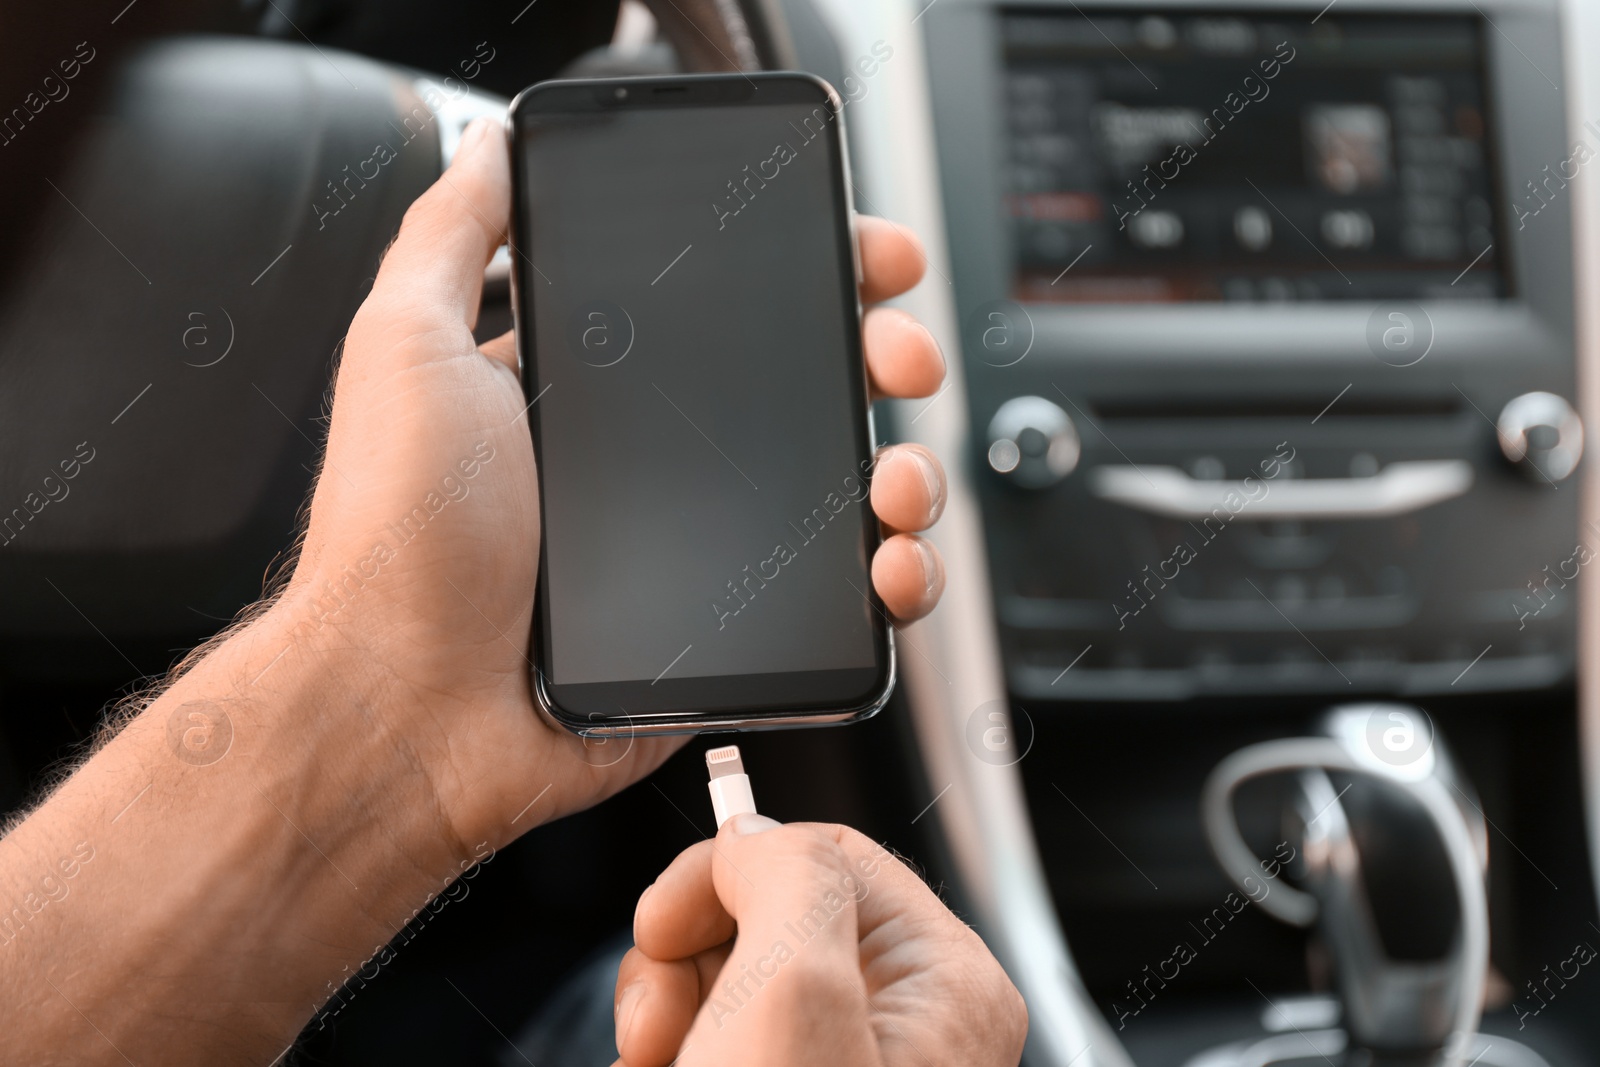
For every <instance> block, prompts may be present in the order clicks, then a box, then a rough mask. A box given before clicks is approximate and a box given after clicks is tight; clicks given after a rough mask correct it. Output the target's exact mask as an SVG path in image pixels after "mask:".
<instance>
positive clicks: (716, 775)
mask: <svg viewBox="0 0 1600 1067" xmlns="http://www.w3.org/2000/svg"><path fill="white" fill-rule="evenodd" d="M706 771H707V772H708V773H709V774H710V775H711V781H710V782H708V783H707V785H706V788H708V789H709V790H710V791H711V810H712V811H713V812H715V813H716V816H717V829H718V830H720V829H722V824H723V823H725V822H727V821H728V820H729V819H731V818H733V817H734V816H735V815H754V814H756V798H755V794H753V793H751V792H750V776H749V775H748V774H746V773H744V760H743V759H742V758H741V757H740V755H739V746H738V745H724V746H723V747H721V748H714V749H712V750H711V751H709V752H707V753H706Z"/></svg>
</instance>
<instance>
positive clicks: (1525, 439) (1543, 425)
mask: <svg viewBox="0 0 1600 1067" xmlns="http://www.w3.org/2000/svg"><path fill="white" fill-rule="evenodd" d="M1495 429H1496V431H1497V432H1498V433H1499V437H1500V451H1501V452H1503V453H1504V454H1505V457H1506V459H1508V460H1510V461H1511V462H1512V463H1514V464H1516V465H1517V468H1518V469H1519V470H1521V471H1522V472H1523V473H1525V474H1527V475H1528V477H1530V478H1533V479H1535V480H1536V481H1550V482H1559V481H1561V480H1562V479H1563V478H1565V477H1567V475H1569V474H1571V473H1572V472H1573V471H1574V470H1576V469H1577V467H1578V460H1579V459H1581V458H1582V457H1583V420H1582V419H1580V418H1578V413H1577V412H1576V411H1573V410H1572V405H1571V404H1569V403H1567V402H1566V401H1565V400H1563V399H1561V397H1559V396H1556V395H1555V394H1554V393H1523V394H1522V395H1521V396H1519V397H1517V398H1516V399H1515V400H1513V401H1511V403H1509V404H1507V405H1506V406H1505V408H1504V409H1503V410H1502V411H1501V412H1500V420H1499V421H1498V422H1497V423H1496V424H1495Z"/></svg>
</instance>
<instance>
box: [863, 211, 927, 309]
mask: <svg viewBox="0 0 1600 1067" xmlns="http://www.w3.org/2000/svg"><path fill="white" fill-rule="evenodd" d="M856 236H857V240H859V241H860V243H861V276H862V282H861V302H862V303H864V304H876V303H877V302H878V301H880V300H887V299H889V298H890V297H891V296H899V295H900V294H901V293H903V292H905V291H906V290H908V289H910V288H911V287H912V286H914V285H916V284H917V283H918V282H919V281H921V280H922V273H923V271H924V270H926V269H927V265H928V256H927V253H926V252H924V251H923V249H922V242H921V241H920V240H919V239H918V238H917V235H916V233H915V232H914V231H913V230H912V229H911V228H910V227H909V226H901V225H899V224H898V223H894V222H890V221H889V220H888V219H880V218H878V217H877V216H876V215H857V216H856Z"/></svg>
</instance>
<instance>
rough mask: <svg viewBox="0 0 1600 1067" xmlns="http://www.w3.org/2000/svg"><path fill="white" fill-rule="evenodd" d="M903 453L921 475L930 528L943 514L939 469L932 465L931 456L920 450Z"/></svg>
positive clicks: (942, 489)
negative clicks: (913, 463)
mask: <svg viewBox="0 0 1600 1067" xmlns="http://www.w3.org/2000/svg"><path fill="white" fill-rule="evenodd" d="M905 451H906V455H908V456H910V457H911V458H912V459H913V460H914V461H915V462H916V464H917V473H918V474H920V475H922V484H923V486H925V487H926V488H927V490H928V525H929V526H932V525H933V524H934V523H936V522H938V521H939V516H940V515H942V514H944V495H945V492H944V479H943V478H941V477H939V468H938V467H937V466H935V465H934V462H933V457H932V456H930V455H928V454H927V453H926V452H924V451H922V449H920V448H908V449H906V450H905Z"/></svg>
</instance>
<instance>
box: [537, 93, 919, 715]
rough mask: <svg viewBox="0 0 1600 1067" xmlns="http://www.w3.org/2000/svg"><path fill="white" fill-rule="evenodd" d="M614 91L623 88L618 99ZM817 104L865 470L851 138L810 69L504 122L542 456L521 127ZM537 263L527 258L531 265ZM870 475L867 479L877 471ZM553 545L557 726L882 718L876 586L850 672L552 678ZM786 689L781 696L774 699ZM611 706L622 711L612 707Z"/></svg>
mask: <svg viewBox="0 0 1600 1067" xmlns="http://www.w3.org/2000/svg"><path fill="white" fill-rule="evenodd" d="M618 90H624V91H625V92H624V93H623V94H622V95H621V96H619V95H618ZM758 93H765V95H763V96H761V97H760V99H759V104H762V105H765V104H784V103H812V104H817V105H820V106H825V107H827V108H828V109H829V110H830V112H831V113H832V115H833V121H832V122H829V123H828V124H827V125H826V126H825V128H824V129H825V133H824V135H825V136H826V137H827V138H828V139H829V142H830V144H831V146H832V151H833V153H834V159H835V160H837V161H838V165H837V166H836V167H834V168H832V169H833V174H832V184H833V201H834V214H835V217H836V218H837V219H838V223H837V224H836V227H835V228H836V231H837V233H838V238H839V240H838V241H837V244H838V246H839V264H838V266H839V279H840V284H841V288H842V290H843V294H842V295H843V296H844V302H845V306H846V307H847V308H853V309H854V310H853V314H854V316H855V326H856V328H855V329H854V330H851V331H849V332H848V335H847V340H846V347H847V350H848V351H847V356H848V357H849V359H850V360H851V362H852V367H853V373H852V374H850V376H849V380H850V389H851V391H852V392H853V394H854V397H853V399H854V400H855V404H854V407H855V408H856V410H858V411H859V416H858V417H857V419H856V420H855V426H854V427H853V430H854V432H855V435H856V437H857V441H858V447H857V451H858V453H859V459H860V461H861V462H862V463H863V464H869V463H870V461H871V459H872V457H873V454H874V451H875V449H874V436H873V430H872V417H871V407H870V403H869V392H868V386H867V380H866V370H865V364H864V362H863V354H862V346H861V334H860V323H861V303H860V293H859V289H858V285H859V282H860V279H861V263H860V249H859V247H858V245H857V241H856V233H855V213H854V210H853V208H852V206H851V201H850V195H849V156H848V148H847V139H846V137H845V136H844V131H843V122H844V115H843V107H844V104H843V101H842V100H841V98H840V97H839V94H838V93H837V92H835V91H834V89H833V87H832V86H830V85H829V84H828V83H827V82H826V81H824V80H822V79H821V78H817V77H815V76H813V75H810V74H801V73H791V72H760V73H752V74H703V75H676V76H672V77H646V78H605V79H583V80H570V81H553V82H541V83H539V84H537V85H534V86H532V87H530V88H528V89H525V90H523V91H522V92H521V93H519V94H518V95H517V97H516V98H515V99H514V100H512V102H511V106H510V108H509V109H508V111H507V116H506V135H507V138H508V142H509V146H510V149H511V151H510V155H511V175H512V212H511V215H512V218H511V227H510V231H509V235H508V240H509V243H510V245H511V298H512V299H511V303H512V312H513V318H514V321H515V323H516V330H517V354H518V361H519V365H520V367H519V369H520V373H519V375H518V377H519V379H520V381H521V383H522V387H523V394H524V397H525V398H526V399H527V400H528V401H529V405H530V406H529V413H528V417H529V432H530V435H531V437H532V439H533V442H534V449H535V452H536V453H537V452H538V450H539V448H538V441H539V429H540V427H539V413H538V410H537V404H535V403H534V400H535V398H536V397H537V395H538V394H537V392H536V387H537V378H536V376H535V372H534V369H535V366H536V363H535V353H534V351H533V345H534V340H533V339H534V333H533V330H532V328H531V327H532V323H533V308H532V306H531V301H523V300H522V298H521V289H522V286H523V285H524V284H525V278H524V276H523V272H522V271H521V270H519V266H520V261H521V260H522V258H523V257H522V254H521V252H520V244H521V242H520V241H519V236H520V234H521V233H522V227H523V225H524V222H525V218H524V215H525V211H524V208H523V205H522V202H521V201H522V193H521V190H522V189H524V188H525V183H524V181H523V174H522V165H521V153H520V152H519V151H518V145H519V137H520V133H521V130H522V128H523V127H522V123H523V121H524V120H525V118H526V117H527V116H529V115H535V114H537V115H550V114H582V113H597V112H605V111H615V110H625V109H626V110H641V111H642V110H658V109H679V108H685V107H694V108H705V107H738V106H744V105H751V104H756V103H757V100H756V96H757V94H758ZM530 262H531V261H530ZM867 480H868V481H869V482H870V472H869V474H868V478H867ZM544 493H545V486H544V479H542V478H541V479H540V481H539V503H540V509H541V513H543V509H544V508H545V507H546V501H545V499H544ZM861 512H862V527H863V536H864V537H865V539H866V540H865V547H866V549H867V551H868V552H869V553H873V552H876V550H877V548H878V546H879V544H880V542H881V539H882V538H881V532H880V530H879V527H878V521H877V519H876V517H875V516H874V515H873V513H872V511H871V509H870V508H863V509H861ZM547 554H548V542H547V541H544V540H541V542H540V550H539V585H538V591H537V594H536V597H535V606H534V619H535V628H534V631H533V635H532V640H531V641H530V645H531V648H530V650H529V651H530V652H531V653H532V660H531V662H532V665H533V667H534V672H533V673H534V677H533V693H534V698H535V703H536V704H537V705H538V707H539V709H540V710H541V712H542V713H543V714H544V715H545V716H546V717H548V718H549V719H550V720H551V721H553V722H555V723H556V724H558V725H560V726H562V727H563V728H565V729H567V730H570V731H573V732H574V733H580V734H589V735H602V736H603V735H623V734H628V735H631V734H634V733H642V734H667V733H701V732H708V731H715V732H723V731H730V730H754V729H782V728H789V727H797V726H812V725H828V724H839V723H845V722H854V721H858V720H860V719H864V718H868V717H870V716H872V715H874V714H876V713H877V712H878V711H879V710H881V709H882V708H883V706H884V705H885V704H886V703H888V700H889V696H890V694H891V693H892V692H893V689H894V683H895V673H896V672H895V654H894V634H893V630H892V628H891V627H890V626H889V624H888V621H887V620H888V615H887V613H886V612H885V610H884V607H883V604H882V602H881V600H880V599H879V597H878V595H877V593H876V591H875V590H873V589H871V587H870V582H869V583H868V590H867V597H868V600H869V601H870V603H871V605H872V609H873V610H872V612H871V615H870V619H871V625H872V630H873V647H874V660H875V662H874V664H873V665H872V666H870V667H863V668H857V669H848V670H830V671H802V672H792V673H783V674H776V675H775V674H771V673H764V674H763V673H758V674H739V675H717V676H709V677H699V678H679V679H672V678H659V679H657V680H655V681H649V680H643V679H641V680H636V681H624V682H593V683H576V684H569V685H555V684H552V683H551V682H550V681H549V678H548V673H547V667H548V664H549V662H550V656H551V651H550V633H551V619H550V605H549V602H548V599H547V597H546V595H545V591H546V590H547V589H548V588H549V581H548V567H549V561H548V555H547ZM780 691H781V692H783V693H784V696H783V697H782V698H781V699H780V698H778V697H776V696H775V695H774V694H775V693H777V692H780ZM612 709H615V710H612Z"/></svg>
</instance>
